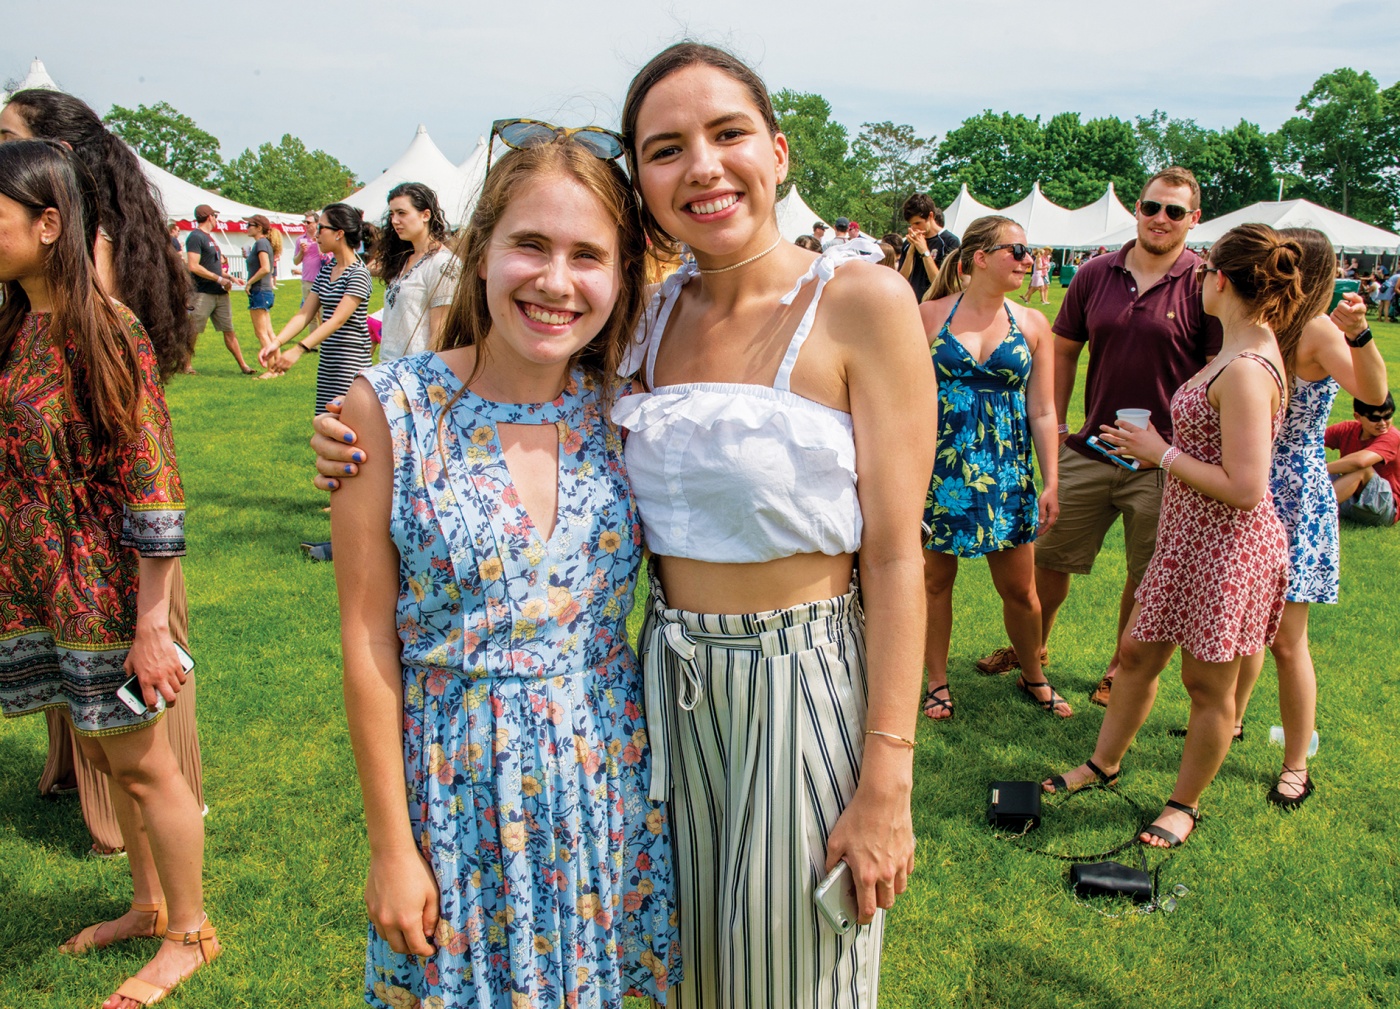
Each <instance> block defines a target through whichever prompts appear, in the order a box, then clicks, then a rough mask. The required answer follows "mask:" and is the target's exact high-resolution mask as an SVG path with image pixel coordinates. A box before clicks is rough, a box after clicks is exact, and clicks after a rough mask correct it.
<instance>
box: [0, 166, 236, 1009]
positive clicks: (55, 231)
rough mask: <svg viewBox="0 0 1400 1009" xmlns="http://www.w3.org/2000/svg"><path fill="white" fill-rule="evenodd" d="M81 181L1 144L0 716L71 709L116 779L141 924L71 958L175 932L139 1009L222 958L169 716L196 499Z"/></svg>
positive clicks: (145, 981)
mask: <svg viewBox="0 0 1400 1009" xmlns="http://www.w3.org/2000/svg"><path fill="white" fill-rule="evenodd" d="M83 171H85V169H84V168H83V167H82V166H81V164H80V163H79V162H78V161H77V159H76V157H75V156H74V155H73V154H72V153H70V152H69V151H66V150H65V149H64V148H63V147H61V146H59V145H58V144H56V143H52V142H49V141H22V142H18V143H13V144H5V145H3V146H0V282H3V283H4V295H5V297H4V304H3V306H0V430H4V431H6V432H7V437H6V438H5V443H4V449H3V451H4V462H3V464H0V514H3V515H6V516H11V517H13V516H20V515H23V516H25V521H23V522H7V523H6V525H7V530H6V535H5V536H4V537H3V538H0V708H3V710H4V713H5V714H6V715H8V716H13V715H21V714H26V713H29V712H33V711H41V710H45V709H48V708H57V709H59V710H61V711H65V712H66V713H67V715H68V718H69V719H70V720H71V723H72V725H73V726H74V729H75V731H76V732H77V734H78V737H79V740H80V745H81V746H82V748H83V752H84V753H85V754H86V755H87V757H88V759H89V760H90V761H91V762H92V763H93V764H94V765H96V767H97V768H98V769H99V770H100V771H101V772H102V773H104V774H107V775H110V777H111V780H112V785H113V786H114V787H113V788H112V793H111V794H112V803H113V806H114V808H115V810H116V814H117V818H118V820H119V821H120V823H121V825H122V833H123V836H124V837H125V840H126V846H127V854H128V856H129V864H130V868H131V878H132V888H133V901H132V905H131V910H129V911H128V912H127V913H126V914H124V915H122V916H121V917H120V918H118V919H116V920H115V921H112V922H103V923H101V924H99V925H91V926H88V927H87V928H84V929H83V930H82V931H81V932H79V933H78V934H77V935H75V936H74V937H73V938H72V939H70V940H68V942H66V943H64V944H63V946H62V947H61V949H62V950H63V951H64V952H68V953H82V952H85V951H87V950H90V949H93V948H96V947H102V946H107V945H110V944H111V943H114V942H117V941H120V940H123V939H127V938H132V937H136V936H149V935H155V936H162V935H163V936H164V939H165V942H164V944H163V945H162V946H161V948H160V949H159V951H158V952H157V953H156V955H155V957H154V958H152V960H151V961H150V962H149V963H147V964H146V966H144V967H143V968H141V970H140V971H138V972H137V975H136V976H135V977H132V978H129V979H128V980H127V981H126V982H125V983H123V984H122V986H121V987H120V988H118V989H117V992H116V994H115V995H113V996H112V997H111V998H109V999H108V1000H107V1001H106V1002H105V1003H103V1005H104V1007H105V1009H135V1007H136V1006H139V1005H150V1004H152V1003H153V1002H155V1001H158V1000H159V999H160V998H161V997H163V996H164V995H165V993H166V992H168V991H169V990H170V989H171V988H173V987H174V986H175V985H177V984H179V983H180V982H181V981H182V980H183V979H184V978H186V977H188V976H189V975H190V974H191V973H193V972H194V971H195V970H196V969H198V968H199V966H200V965H201V964H204V963H208V962H210V961H212V960H213V959H214V957H216V956H217V955H218V953H219V944H218V941H217V939H216V938H215V937H214V929H213V927H212V926H211V925H210V924H209V921H208V918H207V916H206V915H205V913H204V896H203V883H202V875H203V851H204V822H203V819H202V818H201V816H200V807H199V804H198V802H197V801H196V799H195V796H194V793H193V792H191V791H190V788H189V785H188V784H187V783H186V782H185V779H184V778H183V777H182V776H181V774H180V768H179V765H178V764H177V762H176V759H175V754H174V752H173V751H172V749H171V746H170V740H169V738H168V735H167V732H166V728H165V724H164V721H163V719H162V714H163V708H164V706H165V705H168V704H174V703H175V701H176V699H177V696H178V695H179V693H180V691H181V687H182V686H183V684H184V681H185V674H184V672H183V670H182V667H181V663H180V658H179V654H178V652H177V650H176V648H175V645H174V643H173V640H172V638H171V633H170V626H169V611H170V584H171V577H172V575H173V566H174V558H175V557H178V556H180V555H181V554H183V553H184V551H185V539H184V493H183V490H182V488H181V484H180V475H179V472H178V471H177V469H176V466H175V455H174V443H173V439H172V437H171V431H170V416H169V414H168V413H167V411H166V408H165V399H164V396H163V394H162V392H161V388H160V381H159V366H158V364H157V361H156V356H155V352H154V349H153V347H152V345H151V342H150V340H149V338H148V337H147V336H146V332H145V330H144V329H143V328H142V326H141V324H140V322H139V321H138V320H137V319H136V317H135V316H134V315H132V314H131V312H129V311H128V310H127V309H125V308H124V307H122V306H121V305H119V304H117V303H115V302H113V301H112V300H111V299H110V298H109V297H108V295H107V293H106V292H105V291H104V290H103V289H102V288H101V286H100V285H99V284H98V283H97V278H96V274H95V271H94V268H93V264H92V260H91V253H90V250H91V247H92V241H93V238H94V235H95V231H96V228H95V226H93V225H89V224H88V223H87V222H88V221H89V220H91V217H92V215H95V206H94V207H92V208H91V210H90V213H85V210H88V209H89V208H85V207H84V205H83V198H82V192H81V189H80V186H79V181H78V176H79V173H81V172H83ZM55 543H60V544H63V549H61V550H57V549H55V547H54V544H55ZM128 681H130V682H128ZM123 694H126V695H127V696H126V697H125V698H124V697H123Z"/></svg>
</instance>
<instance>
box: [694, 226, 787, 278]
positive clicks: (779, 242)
mask: <svg viewBox="0 0 1400 1009" xmlns="http://www.w3.org/2000/svg"><path fill="white" fill-rule="evenodd" d="M782 244H783V236H782V235H779V236H778V240H777V241H776V242H774V243H773V244H772V245H770V246H768V248H766V249H764V250H763V251H762V252H760V253H759V254H758V255H757V256H750V257H749V258H748V259H746V260H744V261H743V262H742V263H735V264H734V265H733V266H721V267H719V268H718V269H715V270H700V272H701V273H702V274H704V275H705V276H707V277H708V276H710V275H711V274H713V273H728V272H729V271H730V270H737V269H738V268H739V267H741V266H748V265H749V264H750V263H756V262H758V260H760V259H762V258H763V257H764V256H766V255H768V253H770V252H772V251H773V250H774V249H776V248H777V247H778V246H780V245H782ZM697 269H698V267H697Z"/></svg>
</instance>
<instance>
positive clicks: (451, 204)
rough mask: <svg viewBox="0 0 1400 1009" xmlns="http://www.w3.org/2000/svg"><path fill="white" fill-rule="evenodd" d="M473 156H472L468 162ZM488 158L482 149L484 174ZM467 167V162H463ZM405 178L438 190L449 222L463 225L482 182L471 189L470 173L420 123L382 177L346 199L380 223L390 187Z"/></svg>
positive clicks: (454, 225)
mask: <svg viewBox="0 0 1400 1009" xmlns="http://www.w3.org/2000/svg"><path fill="white" fill-rule="evenodd" d="M478 146H480V145H478ZM473 153H475V152H473ZM471 160H472V159H471V158H468V159H467V162H471ZM485 162H486V152H485V150H484V149H482V153H481V174H482V176H483V177H484V176H485V174H486V172H485V167H486V165H485ZM465 167H466V163H464V165H463V168H465ZM403 182H421V183H423V185H425V186H427V187H428V188H429V189H431V190H432V191H433V192H435V193H436V194H437V198H438V203H440V204H441V205H442V212H443V213H444V214H446V215H447V223H448V226H449V227H453V228H456V227H460V226H461V225H462V224H463V223H464V222H465V221H466V219H467V217H468V216H469V215H470V213H471V208H472V207H473V206H474V205H475V204H476V197H477V195H478V193H479V190H480V184H479V183H478V185H477V189H476V190H473V191H471V192H468V185H467V176H466V175H465V174H464V172H463V169H462V168H458V167H457V166H456V165H454V164H453V163H452V162H450V161H448V160H447V156H446V155H444V154H443V153H442V151H441V150H439V149H438V145H437V144H435V143H433V138H432V137H430V136H428V128H427V127H426V126H424V125H423V124H422V123H419V124H418V129H417V131H416V132H415V133H414V135H413V140H412V141H411V142H410V143H409V145H408V148H407V149H406V150H405V151H404V152H403V154H401V155H399V159H398V160H397V161H395V162H394V163H393V164H392V165H390V166H389V167H388V168H386V169H385V170H384V174H382V175H381V176H379V178H377V179H375V180H374V181H373V182H371V183H369V184H368V185H367V186H365V187H364V188H363V189H359V190H356V191H355V192H354V193H351V194H350V195H349V196H347V197H346V198H345V202H346V203H348V204H350V206H352V207H357V208H358V209H360V210H363V211H364V213H365V220H367V221H371V222H373V223H376V224H377V223H379V220H380V219H381V218H382V217H383V216H384V215H385V213H387V212H388V209H389V191H390V190H391V189H393V188H394V187H395V186H397V185H399V184H400V183H403Z"/></svg>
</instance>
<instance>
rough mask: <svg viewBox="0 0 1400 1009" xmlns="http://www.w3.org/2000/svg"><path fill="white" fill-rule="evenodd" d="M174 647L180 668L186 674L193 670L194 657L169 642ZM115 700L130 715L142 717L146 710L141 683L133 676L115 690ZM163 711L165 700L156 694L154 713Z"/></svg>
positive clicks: (178, 644)
mask: <svg viewBox="0 0 1400 1009" xmlns="http://www.w3.org/2000/svg"><path fill="white" fill-rule="evenodd" d="M171 644H173V645H174V646H175V652H176V654H178V655H179V656H180V668H181V669H183V670H184V671H185V673H186V674H188V673H189V672H190V670H192V669H194V657H193V656H192V655H190V653H189V652H187V651H185V648H184V646H183V645H181V644H180V642H178V641H173V642H171ZM117 700H119V701H121V702H122V703H123V704H125V705H126V706H127V707H128V708H130V709H131V712H132V714H136V715H144V714H145V713H146V711H147V710H148V709H147V707H146V698H145V695H144V694H142V693H141V681H140V679H138V678H137V677H135V676H133V677H131V678H130V679H128V680H127V681H126V682H125V683H123V684H122V685H121V686H120V687H118V688H117ZM164 710H165V698H164V697H161V696H160V694H156V711H164Z"/></svg>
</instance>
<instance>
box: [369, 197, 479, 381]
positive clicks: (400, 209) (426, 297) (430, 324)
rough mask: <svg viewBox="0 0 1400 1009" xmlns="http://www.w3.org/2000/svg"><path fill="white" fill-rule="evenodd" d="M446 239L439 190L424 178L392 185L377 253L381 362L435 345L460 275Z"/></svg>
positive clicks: (375, 259) (420, 351)
mask: <svg viewBox="0 0 1400 1009" xmlns="http://www.w3.org/2000/svg"><path fill="white" fill-rule="evenodd" d="M448 244H449V239H448V234H447V218H446V217H445V216H444V215H443V212H442V208H441V207H440V206H438V199H437V194H436V193H434V192H433V191H432V190H431V189H429V188H428V187H427V186H425V185H423V184H422V183H421V182H405V183H402V184H401V185H397V186H395V187H394V188H393V189H391V190H389V210H388V212H387V213H386V214H385V215H384V225H383V227H381V228H380V229H379V242H378V244H377V245H376V247H375V254H374V261H375V263H376V265H377V268H378V274H379V279H380V280H382V281H384V329H383V335H382V336H381V337H380V341H379V360H380V361H381V362H385V361H393V360H395V359H397V358H400V357H405V356H407V355H409V354H420V353H422V352H423V351H425V350H432V349H433V348H435V347H436V346H437V337H438V334H439V333H441V332H442V325H443V320H445V319H446V317H447V307H448V306H449V305H450V304H452V295H453V294H454V293H456V290H457V277H458V276H459V271H458V269H457V256H456V255H455V254H454V253H453V251H452V250H451V249H450V248H449V247H448Z"/></svg>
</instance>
